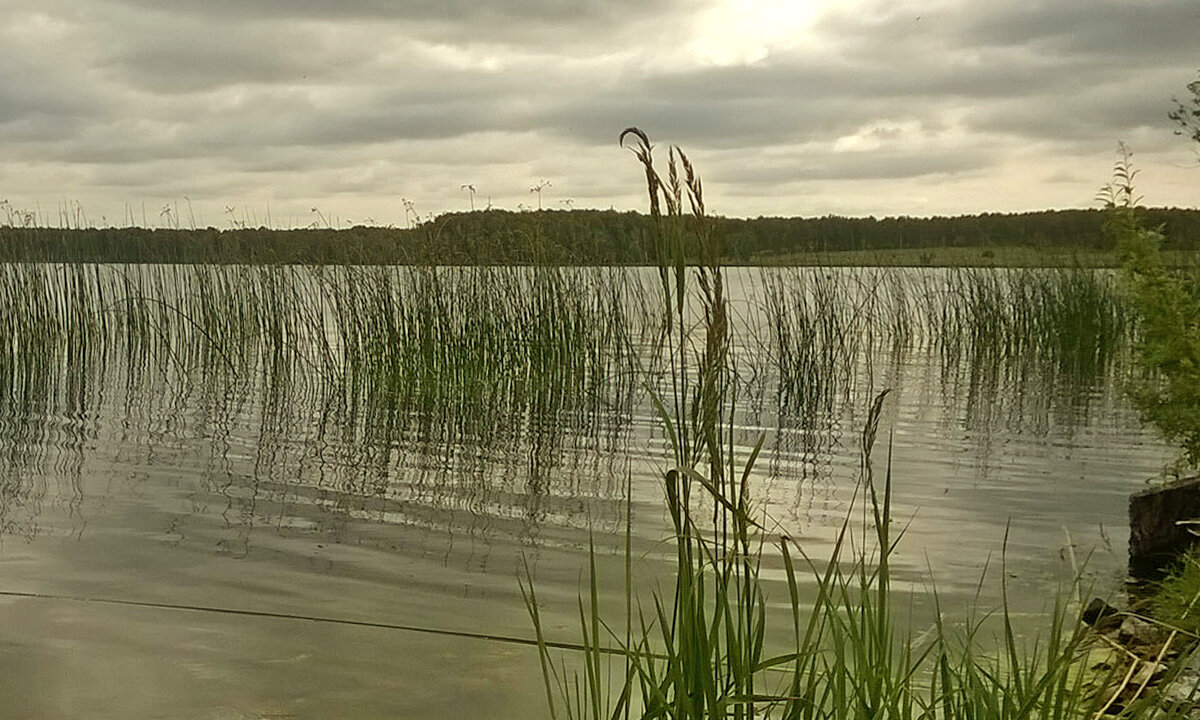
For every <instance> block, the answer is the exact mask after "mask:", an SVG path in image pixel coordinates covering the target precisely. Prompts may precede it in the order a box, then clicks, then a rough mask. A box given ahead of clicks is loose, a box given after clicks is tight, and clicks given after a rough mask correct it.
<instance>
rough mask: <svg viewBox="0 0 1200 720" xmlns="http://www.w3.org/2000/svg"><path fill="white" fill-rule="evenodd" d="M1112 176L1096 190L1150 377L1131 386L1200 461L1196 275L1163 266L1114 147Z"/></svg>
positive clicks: (1127, 158)
mask: <svg viewBox="0 0 1200 720" xmlns="http://www.w3.org/2000/svg"><path fill="white" fill-rule="evenodd" d="M1120 154H1121V156H1120V158H1119V159H1118V160H1117V162H1116V165H1115V167H1114V169H1113V179H1112V181H1111V182H1110V183H1109V184H1108V185H1107V186H1105V188H1104V189H1103V190H1102V191H1101V194H1100V197H1101V199H1103V200H1104V202H1105V205H1106V207H1107V209H1108V212H1109V221H1108V223H1107V224H1106V230H1107V231H1108V232H1109V233H1110V235H1112V236H1113V237H1114V238H1115V240H1116V242H1117V247H1118V250H1119V252H1120V255H1121V259H1122V264H1123V268H1124V279H1125V284H1126V287H1127V289H1128V293H1129V297H1130V301H1131V304H1132V306H1133V308H1134V310H1135V311H1136V313H1137V315H1138V318H1139V321H1140V323H1141V336H1140V339H1139V345H1138V355H1139V359H1140V361H1141V364H1142V365H1143V367H1144V368H1145V369H1146V370H1147V371H1148V373H1149V375H1150V377H1149V378H1148V379H1146V380H1143V381H1142V382H1140V383H1138V384H1137V385H1136V386H1135V387H1134V388H1133V397H1134V401H1135V403H1136V404H1137V406H1138V409H1139V410H1140V411H1141V413H1142V416H1143V417H1144V418H1145V419H1146V420H1147V421H1149V422H1152V423H1153V424H1154V425H1155V426H1157V427H1158V428H1159V430H1161V431H1162V433H1163V434H1164V435H1165V436H1166V438H1167V439H1168V440H1170V441H1171V442H1174V443H1177V444H1178V445H1179V446H1180V448H1181V449H1182V450H1183V454H1184V459H1185V460H1186V461H1187V462H1188V463H1189V464H1191V465H1193V466H1196V465H1200V293H1198V292H1197V285H1196V282H1195V279H1194V278H1193V279H1189V278H1187V277H1186V276H1184V275H1181V274H1180V273H1178V272H1172V271H1170V270H1168V269H1167V267H1166V266H1165V264H1164V263H1163V261H1162V257H1161V255H1160V254H1159V248H1160V247H1161V245H1162V242H1163V233H1162V231H1161V229H1152V228H1148V227H1146V226H1145V224H1144V222H1143V220H1142V217H1141V212H1140V208H1139V206H1138V201H1139V198H1138V197H1137V196H1136V194H1135V191H1134V178H1135V176H1136V175H1137V171H1136V170H1134V168H1133V164H1132V161H1131V155H1130V153H1129V151H1128V150H1127V149H1126V148H1125V146H1124V145H1121V146H1120Z"/></svg>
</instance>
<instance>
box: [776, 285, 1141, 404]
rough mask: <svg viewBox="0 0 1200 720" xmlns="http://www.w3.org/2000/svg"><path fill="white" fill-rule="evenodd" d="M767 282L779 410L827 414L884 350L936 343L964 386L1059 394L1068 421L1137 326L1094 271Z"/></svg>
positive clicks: (898, 356) (975, 393) (1002, 393)
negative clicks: (1133, 324) (1133, 325)
mask: <svg viewBox="0 0 1200 720" xmlns="http://www.w3.org/2000/svg"><path fill="white" fill-rule="evenodd" d="M758 292H759V293H761V304H760V311H761V314H762V318H761V320H759V321H758V322H759V326H760V328H761V329H762V330H761V332H762V334H761V336H760V338H759V339H760V342H761V343H763V345H765V346H766V348H767V350H766V352H765V353H762V357H765V358H768V359H769V360H770V362H771V368H770V374H771V375H773V377H775V378H776V385H775V387H776V391H777V395H778V399H779V405H780V410H781V412H782V413H783V414H784V415H785V416H793V417H796V418H807V419H818V420H817V421H819V418H831V417H836V408H838V407H841V406H844V405H845V404H846V403H847V402H848V401H849V400H850V399H851V398H853V397H856V394H855V392H854V388H855V387H857V384H858V382H859V377H858V374H859V373H861V372H862V371H863V370H864V369H866V370H868V371H869V370H870V368H871V366H872V364H873V363H874V362H875V361H876V360H875V358H877V357H887V358H891V361H892V362H893V363H895V364H899V363H900V362H901V361H902V360H903V358H904V357H905V356H906V355H907V354H909V353H913V352H926V353H935V354H936V356H937V357H938V358H939V364H940V366H941V368H942V373H943V376H944V378H945V380H946V382H947V383H951V384H952V385H953V387H952V388H951V389H952V391H953V392H954V393H955V394H956V395H962V394H964V393H965V394H967V395H970V396H971V397H972V398H974V399H975V400H976V401H986V402H988V403H991V402H993V401H1002V400H1003V398H1004V397H1006V396H1012V397H1021V396H1023V395H1025V394H1027V393H1034V394H1039V395H1046V396H1051V397H1054V398H1056V399H1057V400H1058V401H1060V402H1061V403H1062V404H1063V405H1064V406H1065V407H1064V410H1065V412H1064V413H1063V414H1062V417H1064V418H1066V419H1068V420H1069V419H1070V418H1071V417H1073V416H1074V415H1075V414H1077V413H1075V412H1074V411H1077V410H1079V407H1078V406H1079V405H1081V404H1086V403H1087V402H1088V401H1089V399H1090V397H1091V392H1090V390H1091V389H1093V388H1097V387H1102V386H1104V385H1105V384H1106V383H1109V382H1111V381H1112V378H1113V375H1114V370H1115V369H1116V367H1117V363H1118V361H1119V360H1120V359H1121V358H1122V357H1124V354H1125V353H1126V351H1127V350H1128V347H1129V345H1130V334H1131V332H1132V326H1131V323H1130V322H1129V321H1128V310H1127V307H1126V302H1125V300H1124V299H1123V298H1122V296H1121V295H1120V293H1119V292H1118V288H1117V287H1116V284H1115V282H1114V280H1113V278H1112V277H1111V276H1110V275H1108V274H1106V273H1105V272H1103V271H1094V270H1086V269H1074V270H1070V269H1054V270H1033V269H1020V270H990V269H989V270H980V269H952V270H948V271H938V272H919V273H917V272H913V271H911V270H905V269H879V268H874V269H871V268H868V269H849V270H847V269H841V268H838V269H821V268H817V269H811V268H805V269H799V270H779V269H764V270H763V271H762V275H761V280H760V288H759V290H758ZM867 390H869V388H867ZM858 396H861V393H860V394H859V395H858Z"/></svg>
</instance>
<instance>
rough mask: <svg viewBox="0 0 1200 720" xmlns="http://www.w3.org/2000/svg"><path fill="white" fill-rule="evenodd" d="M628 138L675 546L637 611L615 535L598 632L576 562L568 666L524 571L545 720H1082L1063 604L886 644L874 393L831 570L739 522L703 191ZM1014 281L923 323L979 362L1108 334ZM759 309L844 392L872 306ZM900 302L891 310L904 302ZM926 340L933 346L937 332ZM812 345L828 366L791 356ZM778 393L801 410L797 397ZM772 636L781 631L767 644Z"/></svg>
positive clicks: (1083, 677) (736, 464)
mask: <svg viewBox="0 0 1200 720" xmlns="http://www.w3.org/2000/svg"><path fill="white" fill-rule="evenodd" d="M630 135H632V136H633V140H634V147H633V149H634V152H635V155H636V156H637V158H638V160H639V161H640V163H641V164H642V166H643V168H644V169H645V171H646V178H647V185H648V190H649V195H650V198H651V214H652V216H654V218H655V221H656V226H657V229H658V233H659V236H658V242H659V247H660V248H661V249H662V252H661V254H660V260H659V273H660V275H659V278H660V281H661V282H660V285H661V298H662V308H661V312H662V313H663V315H664V322H663V323H662V328H663V341H664V343H665V344H666V346H667V351H666V356H667V357H668V358H669V367H670V372H671V373H672V375H673V377H672V378H671V394H670V395H666V396H663V395H659V394H658V393H657V391H656V390H655V389H654V387H655V386H652V385H651V386H648V390H649V392H650V393H651V395H652V397H653V400H654V404H655V406H656V408H657V409H658V414H659V416H660V419H661V421H662V426H663V430H664V433H665V434H666V436H667V439H668V441H669V443H670V448H671V451H672V452H671V454H672V460H671V464H670V466H669V467H668V469H667V470H666V471H665V472H664V473H663V474H662V481H663V493H664V497H665V502H666V510H667V514H668V516H669V518H670V522H671V528H672V530H671V535H670V539H669V543H670V545H671V546H672V548H673V551H674V552H673V558H672V560H671V566H672V570H673V578H674V583H673V587H671V588H670V589H667V590H653V591H651V592H649V596H648V597H647V596H646V595H644V594H643V593H642V592H640V591H639V589H638V588H637V586H636V584H635V580H634V578H635V570H636V569H637V568H636V563H635V557H634V553H633V550H632V547H631V524H632V519H631V518H630V517H629V516H628V515H627V517H626V533H625V548H624V578H623V591H624V606H625V615H624V617H623V618H619V619H616V620H614V619H611V618H610V617H607V616H606V615H604V614H603V613H602V612H601V610H600V600H599V595H600V587H601V586H602V585H608V584H609V583H610V582H611V581H609V580H607V579H603V578H601V577H600V576H599V572H598V570H597V563H596V550H595V549H594V548H591V549H590V550H589V563H588V567H587V581H586V584H585V586H584V591H583V593H582V594H581V596H580V598H579V602H578V618H579V640H578V646H577V650H576V651H575V653H573V654H570V655H566V654H564V655H563V656H561V657H556V656H555V655H553V654H552V653H551V652H550V649H549V639H548V637H547V628H546V627H545V625H544V623H543V620H542V617H541V606H540V603H539V599H538V596H537V593H536V587H535V583H534V581H533V577H532V573H531V571H530V569H529V568H528V567H526V569H525V574H524V576H523V578H522V580H521V590H522V593H523V596H524V599H525V602H526V606H527V608H528V611H529V613H530V618H531V621H532V623H533V626H534V630H535V634H536V637H537V640H538V647H539V658H540V661H541V668H542V673H543V678H544V682H545V689H546V696H547V701H548V709H549V713H550V716H551V717H553V718H557V717H560V715H561V716H562V717H567V718H592V719H595V720H599V719H600V718H628V717H638V718H739V719H741V718H747V719H748V718H756V717H764V718H765V717H771V718H789V719H790V718H796V719H805V720H818V719H819V720H826V719H828V720H835V719H836V720H859V719H861V720H867V719H871V720H883V719H884V718H887V719H889V720H892V719H896V720H900V719H908V718H914V719H915V718H921V719H929V720H933V719H935V718H936V719H939V720H949V719H959V718H961V719H963V720H966V719H968V718H969V719H971V720H976V719H977V718H998V719H1013V720H1016V719H1017V718H1022V719H1023V718H1046V719H1060V718H1061V719H1066V718H1085V717H1094V716H1095V715H1096V714H1097V713H1098V712H1099V710H1100V708H1101V707H1103V706H1104V705H1105V704H1106V700H1107V697H1106V694H1105V693H1104V692H1103V690H1104V689H1105V688H1106V686H1107V685H1106V684H1107V683H1108V682H1109V681H1111V680H1112V679H1113V678H1111V677H1107V676H1106V675H1105V673H1104V672H1103V671H1100V672H1097V671H1095V670H1093V669H1091V662H1090V661H1089V654H1088V642H1089V637H1090V636H1089V635H1088V631H1087V630H1086V629H1085V627H1084V626H1083V624H1082V623H1081V622H1080V621H1079V620H1078V619H1076V613H1074V612H1072V611H1071V610H1070V605H1069V603H1068V602H1067V601H1066V598H1069V597H1071V595H1072V593H1070V592H1067V593H1064V594H1063V595H1062V596H1060V598H1059V599H1058V600H1056V602H1055V604H1054V607H1053V609H1052V610H1051V611H1050V612H1049V614H1048V615H1047V625H1046V627H1045V629H1044V632H1043V633H1041V634H1039V635H1035V636H1034V637H1033V638H1032V639H1026V638H1025V637H1024V636H1022V635H1020V634H1018V632H1017V631H1016V629H1015V627H1014V622H1013V616H1012V613H1011V612H1010V607H1009V605H1008V602H1007V593H1005V602H1004V605H1003V606H1002V608H1001V609H1000V611H999V612H998V614H997V615H996V617H995V618H993V619H992V620H991V621H990V622H989V621H987V619H986V618H985V619H976V618H970V617H969V618H968V619H967V621H966V622H965V623H964V624H961V625H959V624H951V623H948V622H946V621H945V619H944V617H943V615H942V613H941V611H940V608H939V609H938V611H937V614H936V620H935V623H934V625H933V627H932V628H930V630H929V631H928V632H925V633H921V634H917V633H916V632H914V631H913V630H905V629H903V628H902V627H901V626H900V617H901V612H900V608H901V607H902V606H901V605H900V603H898V602H897V600H896V598H895V597H894V594H893V591H892V588H891V577H892V575H891V573H892V571H891V565H890V559H891V556H892V554H893V552H894V551H895V548H896V546H897V543H898V542H899V541H900V537H899V536H897V535H895V534H894V532H893V525H894V521H893V517H892V511H891V497H892V487H893V485H892V477H891V471H890V458H889V463H888V465H889V470H888V472H887V473H886V474H885V476H884V477H883V478H882V479H881V480H880V479H877V477H876V475H875V469H874V463H873V461H872V452H873V449H874V447H875V440H876V436H877V434H878V430H879V423H880V418H881V415H882V409H883V405H884V402H885V399H886V397H887V395H888V392H887V391H884V392H882V393H879V394H878V395H877V396H876V398H875V401H874V402H873V403H872V406H871V409H870V412H869V413H868V416H867V421H866V424H865V427H864V429H863V433H862V438H861V458H862V463H861V467H860V483H859V485H858V487H857V489H856V492H855V502H853V503H852V506H853V507H855V508H858V509H861V510H862V512H863V513H864V522H862V523H861V525H855V524H853V523H852V522H851V520H852V518H854V517H855V516H856V515H857V510H852V511H850V512H848V513H847V516H846V520H845V522H844V523H843V525H842V528H841V531H840V533H839V534H838V537H837V540H836V542H835V545H834V549H833V551H832V554H831V557H829V558H828V559H827V560H824V561H817V560H816V559H814V558H811V557H809V556H808V555H807V554H806V553H805V552H804V548H803V547H802V546H801V545H800V544H799V543H797V542H796V541H795V540H793V539H792V538H791V537H789V536H788V535H787V534H786V533H784V534H778V531H777V530H772V529H770V525H771V522H770V519H769V518H767V517H765V516H764V515H763V514H762V513H760V512H757V511H755V510H754V506H753V504H752V502H751V498H752V493H753V490H754V488H755V486H756V483H755V474H754V462H755V459H756V457H757V454H758V451H759V449H760V448H761V447H762V444H763V440H762V438H761V437H760V439H759V440H758V442H757V444H756V445H755V446H754V448H753V449H751V450H749V451H748V452H746V454H745V457H744V458H741V459H739V458H737V457H736V455H737V452H736V451H737V447H736V445H735V443H734V429H733V428H734V422H733V416H734V407H735V405H736V400H737V385H738V383H737V375H736V373H734V372H733V361H734V357H735V354H734V352H733V350H734V348H735V347H736V336H735V333H734V332H733V330H732V328H731V326H730V324H729V323H728V321H727V316H726V312H727V305H726V300H725V297H724V292H723V279H722V277H723V270H722V268H721V267H720V266H719V264H717V262H716V260H715V258H717V257H719V255H718V254H715V253H711V250H710V248H712V247H714V246H715V240H714V239H713V238H712V237H711V236H708V235H706V233H707V232H708V227H707V226H706V223H705V222H704V221H705V215H704V205H703V200H702V193H701V185H700V181H699V178H698V177H696V176H695V174H694V171H693V170H692V167H691V166H690V164H689V163H688V161H687V157H686V155H684V154H683V153H682V152H680V151H679V150H678V149H677V148H671V149H670V155H669V159H668V168H667V177H666V179H664V178H663V177H661V176H660V175H659V173H658V171H657V169H656V167H655V165H654V161H653V158H652V155H651V151H652V147H651V145H650V142H649V140H648V138H647V137H646V136H645V135H644V134H643V133H642V132H641V131H639V130H637V129H630V130H627V131H626V132H625V133H623V134H622V140H624V139H625V138H626V137H627V136H630ZM685 202H686V203H687V206H688V207H690V214H689V213H687V212H686V211H685ZM664 205H665V206H666V209H665V211H664V210H663V209H662V208H663V206H664ZM1020 281H1021V282H1025V283H1026V284H1024V285H1017V286H1016V288H1015V290H1014V289H1013V288H1011V287H1006V288H1005V289H1004V293H1003V294H1000V293H999V292H998V290H999V287H998V286H996V285H994V284H992V281H991V280H987V281H985V282H977V283H970V282H966V283H964V285H963V286H961V288H959V289H958V290H959V292H961V293H962V294H961V295H956V296H955V297H959V298H961V302H959V303H953V304H951V305H950V306H949V307H950V309H949V310H938V312H939V313H944V314H945V316H946V317H944V318H943V319H949V318H951V317H953V318H961V319H962V323H963V325H962V329H963V330H964V331H968V332H970V333H971V340H972V341H974V340H979V342H981V343H983V342H993V341H994V340H993V339H992V334H993V333H1001V332H1003V331H1004V330H1005V329H1006V328H1007V329H1010V330H1011V328H1012V325H1011V324H1012V323H1017V324H1018V325H1020V326H1021V327H1022V332H1033V331H1035V330H1036V329H1037V328H1039V327H1043V326H1042V325H1039V323H1046V324H1048V326H1050V327H1058V325H1062V324H1065V323H1066V322H1068V321H1070V322H1075V321H1078V322H1079V323H1080V324H1081V326H1083V327H1087V328H1094V327H1095V325H1093V324H1092V323H1095V322H1099V323H1101V324H1103V323H1105V322H1107V320H1105V319H1100V320H1098V321H1097V320H1096V319H1094V318H1092V317H1091V316H1090V314H1089V313H1088V312H1085V311H1084V310H1083V309H1081V308H1078V307H1077V306H1075V305H1073V304H1072V303H1073V302H1074V298H1075V297H1076V296H1077V295H1086V293H1088V292H1092V290H1093V288H1091V287H1090V286H1085V287H1082V288H1081V287H1077V286H1075V285H1071V284H1067V283H1063V282H1059V281H1058V280H1056V279H1050V280H1037V279H1032V278H1031V279H1025V278H1023V279H1021V280H1020ZM1072 282H1074V281H1073V280H1072ZM1059 290H1062V291H1064V292H1067V293H1068V297H1070V298H1072V300H1071V302H1063V301H1062V296H1061V295H1055V294H1054V293H1053V292H1051V291H1059ZM766 293H767V297H768V298H774V301H775V302H776V303H777V304H776V305H775V306H774V308H773V309H772V308H771V306H770V305H768V310H767V312H768V313H769V314H770V313H775V316H774V317H775V320H776V321H777V322H776V324H775V325H773V326H771V328H770V329H771V332H772V333H773V335H772V338H773V339H774V342H776V343H777V344H778V346H779V348H780V352H792V353H795V354H793V355H789V356H786V357H787V358H788V359H789V360H792V361H794V362H796V363H807V365H804V366H803V367H807V368H812V369H810V370H808V371H807V372H811V373H813V374H819V373H821V372H826V371H828V372H831V373H837V372H841V368H840V367H837V366H839V365H841V366H844V365H845V363H846V358H847V357H849V356H850V355H852V354H853V352H854V351H855V350H856V349H855V347H854V346H853V342H855V340H854V339H853V338H850V339H847V334H848V333H853V332H856V331H857V332H859V333H861V332H862V330H863V326H861V325H855V323H858V322H863V321H861V320H860V319H859V318H861V317H868V318H869V317H871V316H872V313H873V312H876V310H874V309H872V308H873V306H872V305H871V303H872V302H873V301H872V300H870V299H869V298H865V299H864V300H863V302H861V303H860V304H859V305H858V308H859V313H849V314H847V313H845V311H842V310H840V309H839V308H840V307H841V306H840V305H837V304H835V303H833V302H831V301H830V300H829V298H830V297H831V296H832V295H831V294H830V293H829V292H828V291H827V290H822V289H821V287H820V286H818V287H816V288H808V289H806V294H805V296H804V297H805V298H806V300H805V301H804V302H805V303H807V304H805V305H803V306H802V308H801V310H802V311H803V314H801V313H797V314H794V315H789V316H785V315H784V313H785V312H787V313H792V312H795V306H794V305H785V304H784V301H785V300H787V299H789V298H791V299H793V300H794V299H795V296H793V295H791V289H790V288H788V287H787V286H785V285H779V284H776V285H771V284H768V286H767V290H766ZM906 293H907V291H906ZM1010 293H1016V294H1018V296H1021V297H1024V299H1025V300H1027V301H1028V300H1030V299H1036V298H1046V302H1047V303H1048V305H1046V306H1043V307H1042V309H1041V310H1032V311H1030V312H1029V313H1028V314H1024V313H1023V311H1022V312H1017V311H1015V310H1013V309H1012V306H1011V305H1009V304H1008V303H1009V298H1010V297H1012V295H1011V294H1010ZM1020 293H1024V295H1023V296H1022V295H1020ZM912 295H915V293H913V294H906V295H905V299H906V300H907V299H908V298H909V297H912ZM892 300H893V301H894V300H895V299H894V298H893V299H892ZM1055 303H1058V304H1057V305H1056V304H1055ZM917 306H918V307H919V306H920V305H919V304H917ZM884 307H889V305H888V304H887V303H885V304H884ZM906 307H912V306H911V305H909V306H906ZM929 307H934V306H933V305H930V306H929ZM942 307H945V306H944V305H943V306H942ZM689 309H691V310H692V311H693V312H698V314H699V316H700V320H699V321H698V322H690V321H689ZM860 313H861V314H860ZM1085 316H1086V317H1085ZM1064 318H1066V319H1067V320H1064ZM1056 323H1057V324H1056ZM885 327H888V328H890V331H891V332H893V333H897V334H899V333H903V334H904V335H905V337H911V336H912V333H913V329H912V327H911V326H909V325H907V324H905V323H903V322H901V321H899V320H897V321H895V322H894V323H891V324H885ZM930 332H931V333H933V334H934V337H936V336H937V335H936V333H937V332H941V331H940V330H932V329H931V330H930ZM1081 332H1083V330H1081ZM793 338H799V340H796V341H793ZM818 342H820V343H827V344H829V345H832V348H820V349H809V348H808V347H806V346H805V344H809V345H812V344H816V343H818ZM1050 342H1051V341H1050V340H1049V339H1048V338H1044V337H1042V338H1039V337H1034V338H1029V337H1023V338H1021V339H1019V340H1014V341H1012V343H1013V346H1007V345H1001V346H999V347H998V348H997V349H996V350H995V352H998V353H1000V354H1001V355H1009V354H1014V353H1015V354H1019V353H1021V352H1024V350H1023V349H1021V348H1022V347H1023V345H1022V344H1023V343H1032V344H1033V345H1034V346H1035V347H1039V345H1038V343H1047V345H1041V346H1040V347H1054V345H1053V344H1049V343H1050ZM1068 347H1073V346H1070V345H1068ZM984 351H985V352H993V351H992V350H984ZM803 353H811V354H809V355H805V354H803ZM821 353H826V354H825V355H822V354H821ZM829 368H834V369H832V370H829ZM793 392H813V390H812V386H811V385H806V386H803V387H801V388H797V389H796V390H795V391H793ZM855 528H858V529H855ZM860 532H861V534H860ZM901 534H902V533H901ZM775 547H777V548H778V551H777V554H776V551H775V549H774V548H775ZM776 558H777V559H778V560H779V561H781V562H782V565H783V568H784V571H785V575H786V582H785V583H784V584H783V587H784V590H785V592H786V593H787V598H786V602H785V603H784V608H786V613H779V612H778V611H768V598H767V582H766V580H765V579H764V577H763V574H762V568H763V563H764V561H771V562H774V561H775V559H776ZM805 568H807V573H806V574H808V575H809V576H811V579H812V583H813V585H814V586H815V597H804V598H802V597H801V591H800V580H799V576H800V575H801V574H802V573H804V572H805V570H804V569H805ZM1001 570H1002V571H1001V575H1002V576H1003V575H1004V574H1005V573H1004V572H1003V568H1002V569H1001ZM935 601H936V595H935ZM780 621H782V622H784V623H785V626H786V625H790V627H787V628H786V629H781V628H778V627H777V626H776V624H777V623H778V622H780ZM997 624H998V626H999V634H998V635H991V636H990V637H989V636H986V635H985V628H987V629H991V628H993V627H995V626H996V625H997ZM784 638H786V639H787V642H786V645H787V649H786V651H785V652H783V653H781V654H772V653H771V652H770V651H769V648H770V647H773V646H775V645H777V644H778V643H779V642H780V641H781V640H783V639H784ZM1097 682H1098V687H1099V688H1100V691H1097V690H1096V687H1097ZM1153 711H1154V709H1153V707H1152V706H1151V705H1146V706H1145V707H1140V706H1139V707H1136V708H1128V709H1125V710H1124V711H1122V715H1121V716H1122V717H1140V716H1145V715H1146V714H1147V713H1152V712H1153Z"/></svg>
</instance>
